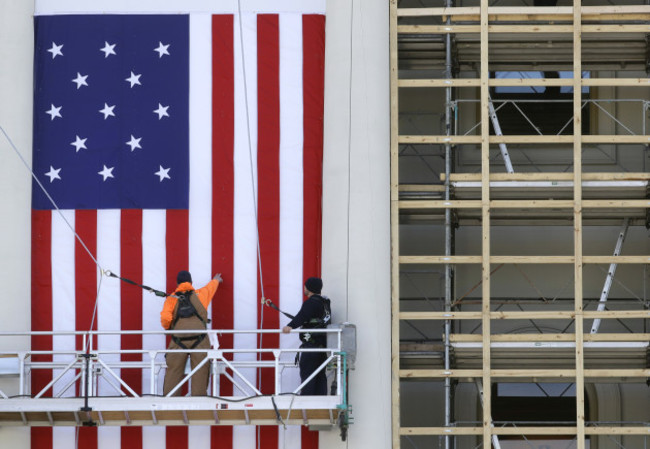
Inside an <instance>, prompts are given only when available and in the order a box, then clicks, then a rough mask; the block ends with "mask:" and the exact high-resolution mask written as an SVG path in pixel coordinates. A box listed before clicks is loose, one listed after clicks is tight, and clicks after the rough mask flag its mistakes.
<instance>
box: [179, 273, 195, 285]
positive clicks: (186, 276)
mask: <svg viewBox="0 0 650 449" xmlns="http://www.w3.org/2000/svg"><path fill="white" fill-rule="evenodd" d="M183 282H189V283H190V284H191V283H192V275H191V274H190V272H189V271H185V270H181V271H179V272H178V275H177V276H176V283H177V284H182V283H183Z"/></svg>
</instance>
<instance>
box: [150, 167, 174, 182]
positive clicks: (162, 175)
mask: <svg viewBox="0 0 650 449" xmlns="http://www.w3.org/2000/svg"><path fill="white" fill-rule="evenodd" d="M169 170H171V167H170V168H163V166H162V165H161V166H160V170H158V171H157V172H156V173H154V174H155V175H156V176H160V182H162V181H163V179H165V178H167V179H172V178H170V177H169V174H168V173H169Z"/></svg>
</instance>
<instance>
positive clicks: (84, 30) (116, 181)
mask: <svg viewBox="0 0 650 449" xmlns="http://www.w3.org/2000/svg"><path fill="white" fill-rule="evenodd" d="M35 33H36V34H35V39H36V42H35V58H34V65H35V68H34V86H35V88H34V143H33V156H34V157H33V169H34V172H35V174H36V176H37V177H38V179H39V180H40V181H41V182H42V183H43V185H44V186H45V188H46V189H47V190H48V192H49V193H50V195H51V196H52V198H53V199H54V201H55V202H56V203H57V205H58V206H59V207H60V208H62V209H187V208H188V201H189V200H188V197H189V112H188V109H189V104H188V98H189V19H188V16H186V15H158V16H152V15H138V16H129V15H101V16H94V15H67V16H38V17H36V18H35ZM32 191H33V194H32V205H33V208H34V209H52V208H53V206H52V204H51V203H50V201H49V200H48V199H47V197H46V196H45V194H43V192H42V191H41V189H40V188H39V187H38V186H37V185H36V184H35V183H34V186H33V190H32Z"/></svg>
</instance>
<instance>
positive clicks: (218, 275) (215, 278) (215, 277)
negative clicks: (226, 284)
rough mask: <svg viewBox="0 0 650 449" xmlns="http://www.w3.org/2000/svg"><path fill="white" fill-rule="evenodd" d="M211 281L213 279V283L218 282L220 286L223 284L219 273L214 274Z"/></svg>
mask: <svg viewBox="0 0 650 449" xmlns="http://www.w3.org/2000/svg"><path fill="white" fill-rule="evenodd" d="M212 279H214V280H215V281H219V283H220V284H221V283H222V282H223V278H222V277H221V273H217V274H215V275H214V277H213V278H212Z"/></svg>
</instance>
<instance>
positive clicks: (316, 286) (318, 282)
mask: <svg viewBox="0 0 650 449" xmlns="http://www.w3.org/2000/svg"><path fill="white" fill-rule="evenodd" d="M305 288H306V289H307V290H309V291H310V292H312V293H317V294H320V291H321V290H322V289H323V281H322V279H321V278H309V279H307V281H305Z"/></svg>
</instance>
